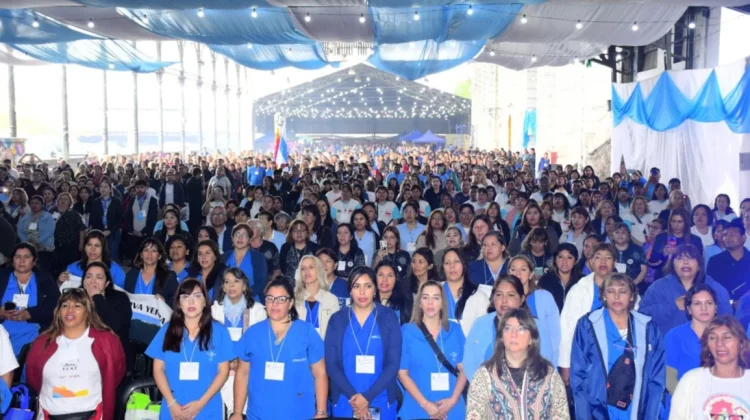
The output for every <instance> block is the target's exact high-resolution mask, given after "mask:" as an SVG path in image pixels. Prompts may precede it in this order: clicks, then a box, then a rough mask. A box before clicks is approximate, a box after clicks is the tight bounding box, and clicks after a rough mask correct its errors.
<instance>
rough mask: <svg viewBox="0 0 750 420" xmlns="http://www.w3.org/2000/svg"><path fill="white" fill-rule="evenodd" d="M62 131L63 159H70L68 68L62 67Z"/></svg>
mask: <svg viewBox="0 0 750 420" xmlns="http://www.w3.org/2000/svg"><path fill="white" fill-rule="evenodd" d="M62 131H63V159H65V160H66V161H67V160H68V159H70V129H69V127H68V66H62Z"/></svg>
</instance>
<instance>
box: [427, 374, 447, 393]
mask: <svg viewBox="0 0 750 420" xmlns="http://www.w3.org/2000/svg"><path fill="white" fill-rule="evenodd" d="M449 388H450V381H449V380H448V374H447V373H431V374H430V389H431V390H433V391H448V389H449Z"/></svg>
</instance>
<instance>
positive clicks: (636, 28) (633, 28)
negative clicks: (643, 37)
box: [630, 22, 640, 32]
mask: <svg viewBox="0 0 750 420" xmlns="http://www.w3.org/2000/svg"><path fill="white" fill-rule="evenodd" d="M630 29H632V30H633V32H636V31H637V30H638V29H640V28H639V27H638V22H633V26H631V27H630Z"/></svg>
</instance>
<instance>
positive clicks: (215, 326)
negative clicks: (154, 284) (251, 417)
mask: <svg viewBox="0 0 750 420" xmlns="http://www.w3.org/2000/svg"><path fill="white" fill-rule="evenodd" d="M207 295H208V293H207V292H206V286H205V285H204V284H203V283H202V282H200V281H198V280H197V279H194V278H188V279H186V280H185V281H183V282H182V283H181V284H180V287H179V289H178V290H177V299H176V300H175V303H174V312H173V313H172V317H171V318H170V320H169V322H168V323H166V324H164V326H163V327H162V328H161V329H160V330H159V332H158V333H157V334H156V337H154V339H153V340H152V341H151V344H150V345H149V346H148V349H146V355H147V356H149V357H151V358H152V359H154V368H153V373H154V380H155V381H156V386H157V387H159V392H161V394H162V396H163V398H162V401H161V412H160V415H159V418H160V419H171V418H176V419H207V420H208V419H217V418H222V417H223V415H224V408H223V405H222V402H221V395H220V394H219V391H220V390H221V387H222V385H224V382H226V380H227V377H228V375H229V362H230V361H231V360H232V359H234V358H235V355H234V352H233V351H232V339H231V337H230V336H229V331H227V328H226V327H225V326H223V325H221V324H220V323H218V322H216V321H214V320H213V319H212V317H211V307H210V306H209V305H208V301H207V298H206V296H207Z"/></svg>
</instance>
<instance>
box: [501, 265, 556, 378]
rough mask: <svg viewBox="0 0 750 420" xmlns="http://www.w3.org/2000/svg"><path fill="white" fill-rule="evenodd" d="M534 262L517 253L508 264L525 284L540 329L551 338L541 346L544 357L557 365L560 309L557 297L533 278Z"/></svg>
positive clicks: (510, 272)
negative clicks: (540, 286) (537, 283)
mask: <svg viewBox="0 0 750 420" xmlns="http://www.w3.org/2000/svg"><path fill="white" fill-rule="evenodd" d="M533 267H534V266H533V263H532V262H531V260H530V259H529V258H528V257H526V256H524V255H517V256H515V257H513V258H512V259H511V260H510V263H509V264H508V273H509V274H512V275H514V276H516V277H518V278H519V279H520V280H521V284H523V294H524V296H526V306H527V307H528V308H529V312H530V313H531V316H533V317H534V319H535V320H536V323H537V324H539V327H538V328H539V331H541V332H542V333H544V334H545V335H544V337H546V338H549V340H548V341H547V342H546V343H547V344H548V345H547V346H543V347H542V348H541V352H542V357H544V358H545V359H547V360H548V361H549V362H550V363H552V366H554V367H557V362H558V357H559V354H560V335H561V333H560V311H559V310H558V309H557V304H556V303H555V298H554V297H552V294H551V293H550V292H548V291H546V290H544V289H538V288H537V286H536V285H535V284H534V280H533V279H532V278H531V276H532V274H533V273H534V272H533Z"/></svg>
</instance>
